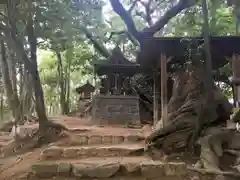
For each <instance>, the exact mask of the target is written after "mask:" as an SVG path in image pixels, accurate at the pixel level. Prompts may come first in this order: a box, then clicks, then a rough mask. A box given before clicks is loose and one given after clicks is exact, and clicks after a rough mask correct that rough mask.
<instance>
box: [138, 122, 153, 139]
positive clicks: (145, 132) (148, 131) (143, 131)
mask: <svg viewBox="0 0 240 180" xmlns="http://www.w3.org/2000/svg"><path fill="white" fill-rule="evenodd" d="M152 132H153V130H152V126H151V125H149V124H148V125H145V126H143V127H142V129H141V131H140V134H142V135H143V136H144V137H148V136H149V135H150V134H151V133H152Z"/></svg>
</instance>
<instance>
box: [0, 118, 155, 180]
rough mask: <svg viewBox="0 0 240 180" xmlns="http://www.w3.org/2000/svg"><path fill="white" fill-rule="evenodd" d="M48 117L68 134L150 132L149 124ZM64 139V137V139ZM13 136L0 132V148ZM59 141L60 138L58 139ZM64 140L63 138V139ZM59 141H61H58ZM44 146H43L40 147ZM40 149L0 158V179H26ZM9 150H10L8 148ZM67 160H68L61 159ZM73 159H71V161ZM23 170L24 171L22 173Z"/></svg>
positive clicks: (123, 134) (33, 125)
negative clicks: (137, 125) (109, 123)
mask: <svg viewBox="0 0 240 180" xmlns="http://www.w3.org/2000/svg"><path fill="white" fill-rule="evenodd" d="M49 119H51V120H53V121H54V122H57V123H60V124H62V125H64V126H65V127H67V128H68V129H69V130H70V134H73V135H74V134H81V135H101V136H105V135H110V136H129V135H133V136H134V135H138V136H142V137H146V136H148V135H149V134H150V133H151V128H150V126H146V127H143V128H141V129H130V128H125V127H124V126H107V125H101V126H99V125H93V124H92V123H91V122H90V121H89V120H87V119H80V118H75V117H66V116H61V117H50V118H49ZM25 126H26V127H28V128H30V129H31V128H33V129H34V128H37V126H38V125H36V124H31V125H25ZM65 140H66V139H65ZM13 141H14V140H13V138H12V137H10V133H7V132H0V148H1V149H2V148H4V147H7V146H9V144H11V143H13ZM60 141H61V140H60ZM63 141H64V139H63ZM58 143H61V142H58ZM42 148H44V147H42ZM42 148H41V149H32V150H29V151H26V152H24V153H21V154H17V155H12V156H8V157H1V158H0V177H1V178H0V179H1V180H14V179H20V177H22V179H27V177H26V176H27V174H28V170H29V169H30V166H31V164H33V163H36V162H38V161H40V153H41V150H42ZM8 151H10V150H8ZM63 161H68V162H69V160H63ZM72 161H73V160H71V162H72ZM23 172H24V173H23Z"/></svg>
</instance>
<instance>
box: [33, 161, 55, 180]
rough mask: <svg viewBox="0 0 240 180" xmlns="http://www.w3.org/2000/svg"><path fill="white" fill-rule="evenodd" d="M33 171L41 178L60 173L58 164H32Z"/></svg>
mask: <svg viewBox="0 0 240 180" xmlns="http://www.w3.org/2000/svg"><path fill="white" fill-rule="evenodd" d="M32 171H33V173H34V174H35V175H36V176H38V177H41V178H51V177H53V176H56V175H57V173H58V165H57V164H34V165H32Z"/></svg>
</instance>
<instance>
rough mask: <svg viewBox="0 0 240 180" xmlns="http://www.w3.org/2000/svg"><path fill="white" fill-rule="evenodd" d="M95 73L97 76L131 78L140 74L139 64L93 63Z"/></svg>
mask: <svg viewBox="0 0 240 180" xmlns="http://www.w3.org/2000/svg"><path fill="white" fill-rule="evenodd" d="M94 69H95V73H96V74H97V75H100V76H101V75H105V74H109V73H116V74H125V75H129V76H132V75H134V74H136V73H140V72H141V71H142V70H141V67H140V64H109V63H107V62H106V63H99V62H98V63H95V64H94Z"/></svg>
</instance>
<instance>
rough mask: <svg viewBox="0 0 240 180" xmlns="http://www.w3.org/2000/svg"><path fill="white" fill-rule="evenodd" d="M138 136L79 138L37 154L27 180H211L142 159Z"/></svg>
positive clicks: (175, 166) (174, 164) (178, 166)
mask: <svg viewBox="0 0 240 180" xmlns="http://www.w3.org/2000/svg"><path fill="white" fill-rule="evenodd" d="M143 140H144V137H143V136H141V135H123V136H122V135H107V136H106V135H101V134H100V135H92V136H91V135H83V134H76V135H75V136H74V137H73V138H72V139H71V141H67V142H64V143H54V144H51V145H49V146H48V147H46V148H45V149H43V150H42V151H41V154H40V160H39V161H38V162H37V163H34V164H32V165H31V173H30V174H28V179H34V180H38V179H39V180H40V179H56V180H63V179H70V180H77V179H81V180H84V179H94V180H98V179H99V180H101V179H103V180H108V179H109V180H110V179H111V180H157V179H161V180H193V179H194V180H208V179H209V180H212V179H213V177H212V176H209V175H208V176H206V175H200V174H198V173H194V172H191V171H190V170H188V168H187V165H186V164H185V163H184V162H162V161H153V160H151V159H150V158H149V157H146V156H144V155H143V148H144V141H143Z"/></svg>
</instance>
